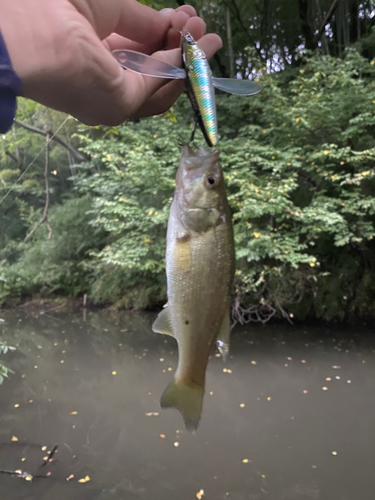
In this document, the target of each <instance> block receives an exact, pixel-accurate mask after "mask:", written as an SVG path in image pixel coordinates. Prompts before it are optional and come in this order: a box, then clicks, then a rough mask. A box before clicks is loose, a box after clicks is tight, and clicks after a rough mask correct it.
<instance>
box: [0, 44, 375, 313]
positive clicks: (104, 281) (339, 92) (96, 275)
mask: <svg viewBox="0 0 375 500" xmlns="http://www.w3.org/2000/svg"><path fill="white" fill-rule="evenodd" d="M374 72H375V66H374V64H373V62H369V61H368V60H366V59H364V58H363V57H361V56H360V54H359V53H358V52H356V51H355V50H353V49H350V50H348V51H347V52H346V54H345V57H343V58H342V59H337V58H332V57H329V56H323V55H319V54H315V55H312V56H310V55H309V56H306V59H305V60H304V64H303V66H301V67H300V68H298V69H294V70H288V71H285V72H283V73H277V74H269V73H267V72H266V71H265V70H264V69H259V68H258V73H259V77H260V83H261V85H262V87H263V91H262V92H261V93H260V94H258V95H257V96H253V97H249V98H245V97H239V96H228V95H218V97H217V109H218V121H219V131H220V134H221V140H220V143H219V148H220V151H221V161H222V165H223V168H224V174H225V181H226V185H227V190H228V196H229V201H230V205H231V208H232V211H233V222H234V230H235V240H236V255H237V272H236V290H237V299H238V300H237V301H236V308H235V317H237V318H239V317H242V318H245V319H247V320H248V319H261V320H265V319H267V318H269V317H271V316H272V315H273V314H275V313H278V314H282V315H284V316H287V313H292V314H293V315H294V316H295V317H299V318H305V317H318V318H324V319H334V318H335V319H344V318H349V317H353V316H357V315H362V316H365V315H370V316H372V317H374V316H375V305H374V302H373V300H372V298H373V297H374V293H375V285H374V283H375V271H374V269H375V238H374V236H375V202H374V200H375V168H374V163H375V148H373V137H374V134H375V83H374V76H375V75H374ZM191 118H192V111H191V107H190V103H189V102H188V100H187V99H186V97H182V98H181V99H180V100H179V102H178V104H177V105H175V106H174V108H173V109H172V110H171V111H170V112H168V113H167V114H165V115H163V116H158V117H154V118H149V119H145V120H142V121H139V122H128V123H125V124H123V125H121V126H119V127H115V128H101V127H96V128H91V129H89V128H88V127H84V126H81V125H78V124H75V125H74V127H73V126H72V124H71V125H69V127H70V129H69V133H70V134H71V133H72V132H74V137H73V140H74V141H76V143H77V142H78V141H79V142H80V144H81V145H82V148H83V150H84V152H85V154H86V156H87V157H88V158H90V160H89V161H88V162H87V163H86V164H80V165H79V166H77V165H75V166H74V167H72V168H70V167H71V166H68V167H67V166H66V165H62V162H63V160H62V157H61V156H60V153H58V151H57V150H56V151H55V153H54V159H53V162H54V163H53V165H54V166H53V167H51V170H54V169H55V165H58V167H56V170H57V171H59V169H61V170H62V171H64V170H65V174H64V176H65V177H64V176H63V177H62V178H60V177H58V176H55V177H58V178H57V179H56V184H54V185H53V186H52V188H51V189H52V201H51V207H50V209H49V214H48V217H49V222H50V225H51V227H52V229H53V233H52V239H51V240H48V239H47V234H48V232H47V229H46V227H45V226H44V225H42V226H41V227H40V228H39V229H38V230H37V231H36V232H35V233H34V235H33V236H32V238H31V239H30V240H29V241H27V242H26V243H24V242H23V239H24V237H25V235H26V234H27V233H28V232H29V231H30V230H31V229H32V228H33V227H34V226H35V224H36V223H37V222H38V221H39V220H40V218H41V214H42V210H43V207H44V196H45V194H44V184H43V182H44V179H43V176H42V169H43V165H42V164H41V165H40V166H39V165H38V166H37V169H36V171H35V172H30V175H28V174H26V175H25V176H24V177H25V178H24V181H25V182H27V181H35V182H36V184H35V185H34V186H33V185H30V186H28V187H25V186H20V187H19V188H18V191H16V192H14V193H12V195H11V196H10V197H9V199H7V200H6V201H5V202H4V203H3V205H0V211H1V210H2V211H3V212H2V213H3V215H4V221H5V224H4V227H5V230H4V231H3V234H0V240H1V242H3V244H2V245H0V263H1V262H3V264H2V267H1V276H2V280H0V302H2V301H3V302H4V301H8V302H9V301H12V300H13V301H18V300H21V299H26V298H30V297H31V296H33V295H34V296H35V294H40V295H42V296H51V295H54V294H55V295H64V296H77V295H79V294H83V293H87V294H88V296H89V298H90V300H91V301H94V302H97V303H114V304H115V305H116V306H118V307H126V308H128V307H149V306H155V305H158V304H159V303H161V302H162V301H163V300H165V275H164V265H165V264H164V252H165V234H166V224H167V219H168V213H169V207H170V203H171V200H172V194H173V190H174V183H175V181H174V176H175V172H176V169H177V166H178V163H179V155H180V146H179V142H186V141H187V140H188V138H189V134H190V127H189V125H191ZM42 139H43V138H42ZM196 142H197V143H202V142H203V140H202V136H201V134H199V133H198V136H197V139H196ZM30 170H32V169H30ZM66 170H68V172H67V171H66ZM2 172H4V170H3V171H2ZM72 174H74V175H72ZM68 175H70V180H68ZM0 186H1V184H0ZM0 189H2V190H4V191H5V189H6V188H5V187H4V188H0ZM10 214H11V215H10ZM15 214H17V216H16V217H15ZM288 317H289V316H288Z"/></svg>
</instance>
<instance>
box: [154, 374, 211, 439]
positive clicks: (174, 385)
mask: <svg viewBox="0 0 375 500" xmlns="http://www.w3.org/2000/svg"><path fill="white" fill-rule="evenodd" d="M203 395H204V386H199V385H195V386H189V385H186V384H183V383H182V382H178V381H177V380H176V379H174V380H173V381H172V382H171V383H170V384H169V385H168V386H167V387H166V389H165V390H164V392H163V394H162V395H161V398H160V406H161V407H162V408H163V410H164V409H166V408H176V410H178V411H179V412H180V413H181V415H182V418H183V419H184V423H185V427H186V429H187V430H188V431H189V432H194V431H196V430H197V428H198V424H199V420H200V418H201V413H202V404H203Z"/></svg>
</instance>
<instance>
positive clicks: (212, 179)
mask: <svg viewBox="0 0 375 500" xmlns="http://www.w3.org/2000/svg"><path fill="white" fill-rule="evenodd" d="M219 182H220V179H219V178H218V177H216V176H214V175H208V176H207V177H206V181H205V184H206V187H207V188H209V189H212V188H216V187H217V186H218V184H219Z"/></svg>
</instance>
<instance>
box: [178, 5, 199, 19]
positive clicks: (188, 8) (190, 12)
mask: <svg viewBox="0 0 375 500" xmlns="http://www.w3.org/2000/svg"><path fill="white" fill-rule="evenodd" d="M176 12H185V13H186V14H188V15H189V17H194V16H196V15H197V11H196V10H195V9H194V7H193V6H192V5H181V6H180V7H177V9H176Z"/></svg>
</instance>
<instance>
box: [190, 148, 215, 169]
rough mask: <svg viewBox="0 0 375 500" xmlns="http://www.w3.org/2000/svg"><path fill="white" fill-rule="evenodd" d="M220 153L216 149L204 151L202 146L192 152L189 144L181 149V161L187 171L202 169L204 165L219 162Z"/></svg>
mask: <svg viewBox="0 0 375 500" xmlns="http://www.w3.org/2000/svg"><path fill="white" fill-rule="evenodd" d="M219 156H220V153H219V151H218V150H217V149H214V148H212V149H210V150H208V151H207V150H206V149H205V148H204V146H201V147H199V148H198V149H197V150H196V151H193V150H192V148H191V147H190V146H189V144H185V145H184V146H183V147H182V151H181V159H182V160H184V166H185V168H186V169H187V170H191V169H194V168H198V167H202V166H203V164H206V163H214V162H216V161H218V160H219Z"/></svg>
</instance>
